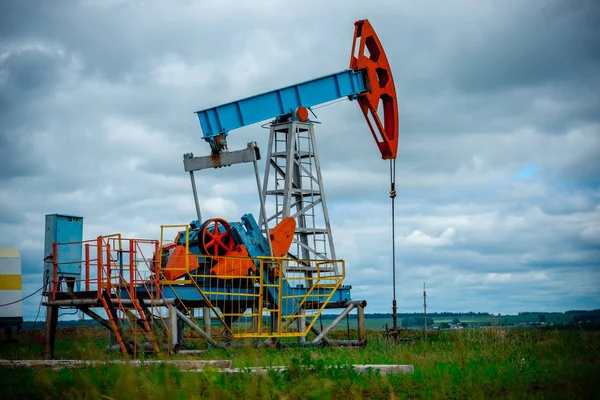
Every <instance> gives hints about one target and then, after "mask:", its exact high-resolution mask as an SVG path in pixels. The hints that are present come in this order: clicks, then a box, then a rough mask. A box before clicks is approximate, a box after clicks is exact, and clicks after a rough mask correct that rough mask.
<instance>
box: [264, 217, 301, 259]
mask: <svg viewBox="0 0 600 400" xmlns="http://www.w3.org/2000/svg"><path fill="white" fill-rule="evenodd" d="M295 231H296V220H295V219H294V218H292V217H285V218H284V219H282V220H281V222H280V223H278V224H277V225H276V226H275V227H274V228H273V229H271V230H270V231H269V234H270V235H271V237H270V239H271V248H272V249H273V256H274V257H284V256H285V255H286V254H287V253H288V251H290V247H291V246H292V241H293V240H294V232H295Z"/></svg>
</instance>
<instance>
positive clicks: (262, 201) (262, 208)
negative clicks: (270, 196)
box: [252, 160, 273, 256]
mask: <svg viewBox="0 0 600 400" xmlns="http://www.w3.org/2000/svg"><path fill="white" fill-rule="evenodd" d="M252 164H254V175H256V187H257V188H258V197H259V199H260V215H267V211H266V208H265V198H264V196H262V193H261V187H260V176H259V175H258V162H257V161H256V160H254V161H253V162H252ZM262 222H263V224H264V226H265V237H266V238H267V244H268V245H269V253H270V255H271V256H273V247H272V246H271V235H270V234H269V222H268V221H267V218H262Z"/></svg>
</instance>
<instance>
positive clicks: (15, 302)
mask: <svg viewBox="0 0 600 400" xmlns="http://www.w3.org/2000/svg"><path fill="white" fill-rule="evenodd" d="M44 287H46V285H44V286H42V287H41V288H39V289H38V290H36V291H35V292H33V293H31V294H30V295H27V296H25V297H23V298H22V299H19V300H15V301H13V302H10V303H6V304H0V307H6V306H10V305H12V304H17V303H20V302H22V301H23V300H27V299H28V298H30V297H31V296H33V295H34V294H37V293H38V292H39V291H40V290H42V289H43V288H44Z"/></svg>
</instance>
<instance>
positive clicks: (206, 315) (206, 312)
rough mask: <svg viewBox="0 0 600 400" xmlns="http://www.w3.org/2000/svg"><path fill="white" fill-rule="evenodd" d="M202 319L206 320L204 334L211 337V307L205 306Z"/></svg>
mask: <svg viewBox="0 0 600 400" xmlns="http://www.w3.org/2000/svg"><path fill="white" fill-rule="evenodd" d="M202 319H203V320H204V332H205V333H206V334H207V335H208V337H211V336H210V325H211V324H210V307H208V306H204V307H203V308H202Z"/></svg>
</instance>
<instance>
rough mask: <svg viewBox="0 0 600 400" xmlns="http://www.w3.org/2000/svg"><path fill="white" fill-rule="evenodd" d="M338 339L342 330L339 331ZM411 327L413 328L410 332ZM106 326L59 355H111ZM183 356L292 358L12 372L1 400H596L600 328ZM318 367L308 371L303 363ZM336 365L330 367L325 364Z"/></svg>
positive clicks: (70, 339) (28, 349)
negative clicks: (228, 367)
mask: <svg viewBox="0 0 600 400" xmlns="http://www.w3.org/2000/svg"><path fill="white" fill-rule="evenodd" d="M40 334H41V333H40V332H35V331H34V332H23V333H22V334H21V335H20V336H19V343H13V344H7V343H2V345H1V347H0V358H4V359H6V358H10V359H27V358H30V359H31V358H39V356H40V352H41V345H40V344H38V343H36V342H35V341H34V340H32V339H33V338H34V337H36V336H39V335H40ZM337 334H338V335H340V336H343V335H345V332H338V333H337ZM409 334H410V333H409ZM105 346H106V333H105V331H104V330H102V329H99V328H69V329H61V330H59V332H58V338H57V344H56V356H57V358H79V359H107V358H108V357H112V358H120V357H121V356H120V355H118V354H113V355H110V356H108V355H107V354H106V353H105V352H104V347H105ZM175 357H178V358H196V359H198V358H201V359H230V360H233V364H234V367H250V366H267V365H286V366H290V367H291V369H290V370H289V371H288V372H286V373H284V374H276V373H272V374H269V375H265V376H259V375H253V374H249V373H248V374H239V375H235V376H231V375H223V374H220V373H217V372H215V371H204V372H184V371H180V370H178V369H177V368H173V367H167V366H153V367H150V368H148V369H135V368H133V367H127V366H120V365H106V366H103V367H100V368H84V369H74V370H68V369H63V370H62V371H48V370H43V369H38V370H28V369H5V370H2V371H1V372H0V387H1V388H2V395H1V397H2V398H3V399H4V398H7V399H8V398H58V397H60V398H64V399H69V398H82V399H83V398H103V397H104V398H113V399H129V398H131V399H139V398H181V399H193V398H209V399H273V398H275V399H279V398H285V399H300V398H312V399H324V398H331V399H340V398H344V399H355V398H356V399H361V398H381V399H387V398H423V399H429V398H439V399H448V398H531V397H533V398H597V394H598V393H599V390H600V384H599V383H598V377H599V376H600V332H598V331H583V330H539V329H527V330H514V329H513V330H506V329H503V328H488V329H478V330H463V331H457V332H436V333H433V332H432V333H430V334H427V335H423V334H422V333H417V332H413V333H412V340H411V341H407V342H403V343H401V344H388V343H386V341H385V340H384V339H383V338H382V337H381V335H380V333H379V332H369V345H368V346H367V347H366V348H364V349H361V348H302V349H300V348H286V349H267V348H265V349H254V348H242V349H228V350H225V349H212V350H209V351H206V352H204V353H201V354H199V355H197V356H194V357H191V356H187V357H183V356H175ZM349 363H355V364H359V363H364V364H413V365H414V366H415V373H414V374H412V375H390V376H378V375H377V374H367V375H359V374H357V373H355V372H354V371H353V370H351V369H348V368H347V367H345V366H344V365H345V364H349ZM307 365H310V366H313V368H312V369H310V370H308V369H306V368H304V366H307ZM331 365H333V366H335V367H334V368H329V367H328V368H326V366H331Z"/></svg>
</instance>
